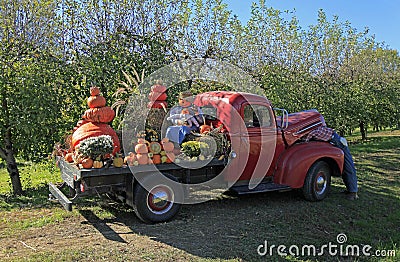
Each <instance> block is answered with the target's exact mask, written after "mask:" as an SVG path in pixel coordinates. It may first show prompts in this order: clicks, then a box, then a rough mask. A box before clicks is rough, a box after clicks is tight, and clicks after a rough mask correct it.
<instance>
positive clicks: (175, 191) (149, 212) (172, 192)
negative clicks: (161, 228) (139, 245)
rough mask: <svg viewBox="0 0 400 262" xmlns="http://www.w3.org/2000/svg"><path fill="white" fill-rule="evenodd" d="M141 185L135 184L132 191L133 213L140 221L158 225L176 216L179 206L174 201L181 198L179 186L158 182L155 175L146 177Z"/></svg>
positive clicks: (181, 191) (181, 193) (181, 192)
mask: <svg viewBox="0 0 400 262" xmlns="http://www.w3.org/2000/svg"><path fill="white" fill-rule="evenodd" d="M167 177H168V178H170V179H172V180H175V181H176V179H175V178H173V177H170V176H167ZM141 183H142V184H139V183H137V184H136V186H135V190H134V204H135V213H136V215H137V216H138V217H139V219H140V220H142V221H143V222H145V223H149V224H152V223H159V222H165V221H169V220H171V219H173V218H174V217H175V216H176V215H177V214H178V212H179V210H180V208H181V205H180V204H178V203H176V201H177V200H178V199H182V198H183V190H182V189H181V188H180V187H179V186H174V185H172V184H171V183H163V182H160V181H159V179H158V178H156V176H155V175H149V176H146V177H145V178H143V180H142V181H141ZM146 188H148V189H149V191H147V190H146Z"/></svg>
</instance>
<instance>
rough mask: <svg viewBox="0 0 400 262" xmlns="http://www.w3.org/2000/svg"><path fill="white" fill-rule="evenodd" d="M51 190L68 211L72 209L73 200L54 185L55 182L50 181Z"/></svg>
mask: <svg viewBox="0 0 400 262" xmlns="http://www.w3.org/2000/svg"><path fill="white" fill-rule="evenodd" d="M49 190H50V193H51V195H52V196H53V197H54V198H55V199H57V200H58V202H60V204H61V205H62V206H63V207H64V208H65V210H67V211H72V202H71V201H70V200H69V199H68V197H66V196H65V195H64V193H63V192H61V190H60V189H59V188H58V187H57V186H56V185H54V184H53V183H49Z"/></svg>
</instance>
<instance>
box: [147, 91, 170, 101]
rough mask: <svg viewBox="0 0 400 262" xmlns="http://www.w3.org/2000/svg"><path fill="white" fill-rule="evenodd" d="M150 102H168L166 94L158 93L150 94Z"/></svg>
mask: <svg viewBox="0 0 400 262" xmlns="http://www.w3.org/2000/svg"><path fill="white" fill-rule="evenodd" d="M149 100H150V101H165V100H167V94H166V93H158V92H150V94H149Z"/></svg>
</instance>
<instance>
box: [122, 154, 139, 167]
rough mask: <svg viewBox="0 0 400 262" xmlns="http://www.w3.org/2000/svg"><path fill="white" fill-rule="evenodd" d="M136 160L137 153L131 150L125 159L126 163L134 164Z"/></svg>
mask: <svg viewBox="0 0 400 262" xmlns="http://www.w3.org/2000/svg"><path fill="white" fill-rule="evenodd" d="M135 161H136V155H135V154H134V153H133V152H130V153H129V154H128V155H127V156H126V157H125V159H124V163H125V164H127V165H128V166H133V165H134V162H135Z"/></svg>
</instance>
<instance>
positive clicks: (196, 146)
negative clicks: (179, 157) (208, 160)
mask: <svg viewBox="0 0 400 262" xmlns="http://www.w3.org/2000/svg"><path fill="white" fill-rule="evenodd" d="M209 149H210V147H209V146H208V144H206V143H204V142H199V141H188V142H185V143H183V144H182V151H183V153H185V155H187V156H189V157H197V156H199V155H200V154H201V153H202V152H208V151H209Z"/></svg>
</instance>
